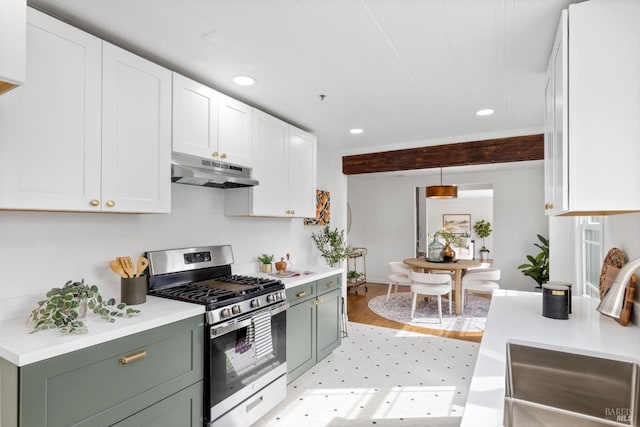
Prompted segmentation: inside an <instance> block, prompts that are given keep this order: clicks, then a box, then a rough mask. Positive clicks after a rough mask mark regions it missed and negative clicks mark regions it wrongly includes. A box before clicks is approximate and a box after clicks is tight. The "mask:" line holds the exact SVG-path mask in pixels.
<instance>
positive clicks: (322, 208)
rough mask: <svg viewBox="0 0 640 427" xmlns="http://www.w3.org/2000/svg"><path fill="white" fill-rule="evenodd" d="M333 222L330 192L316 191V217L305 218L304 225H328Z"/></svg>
mask: <svg viewBox="0 0 640 427" xmlns="http://www.w3.org/2000/svg"><path fill="white" fill-rule="evenodd" d="M330 220H331V198H330V197H329V192H328V191H324V190H316V217H315V218H305V219H304V225H328V224H329V222H330Z"/></svg>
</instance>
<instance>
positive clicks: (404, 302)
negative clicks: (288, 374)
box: [369, 292, 490, 332]
mask: <svg viewBox="0 0 640 427" xmlns="http://www.w3.org/2000/svg"><path fill="white" fill-rule="evenodd" d="M386 299H387V295H386V294H385V295H379V296H377V297H374V298H372V299H371V300H370V301H369V308H370V309H371V311H373V312H374V313H376V314H377V315H378V316H382V317H384V318H386V319H389V320H393V321H395V322H400V323H406V324H409V325H412V326H419V327H422V328H429V329H438V330H445V331H460V332H482V331H484V327H485V324H486V322H487V312H488V311H489V304H490V300H489V298H485V297H481V296H471V295H470V296H469V297H468V303H467V304H466V305H465V306H464V313H463V314H461V315H456V314H455V303H454V305H453V315H450V314H449V303H448V302H447V298H446V297H444V296H443V297H442V323H439V319H438V299H437V298H430V299H429V300H428V301H425V299H424V298H423V297H422V296H419V297H418V302H417V305H416V312H415V314H414V316H413V319H411V292H397V293H392V294H391V295H390V296H389V301H385V300H386Z"/></svg>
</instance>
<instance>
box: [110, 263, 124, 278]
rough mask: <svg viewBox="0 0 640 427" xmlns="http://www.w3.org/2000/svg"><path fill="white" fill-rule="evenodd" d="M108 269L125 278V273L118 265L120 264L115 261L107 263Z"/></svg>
mask: <svg viewBox="0 0 640 427" xmlns="http://www.w3.org/2000/svg"><path fill="white" fill-rule="evenodd" d="M109 267H111V269H112V270H113V271H114V272H115V273H116V274H117V275H119V276H120V277H127V273H125V271H124V269H123V268H122V265H120V263H119V262H118V261H116V260H115V259H114V260H111V261H109Z"/></svg>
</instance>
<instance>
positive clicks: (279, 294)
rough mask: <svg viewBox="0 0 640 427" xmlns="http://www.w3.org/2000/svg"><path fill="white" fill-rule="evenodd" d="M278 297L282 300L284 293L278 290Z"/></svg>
mask: <svg viewBox="0 0 640 427" xmlns="http://www.w3.org/2000/svg"><path fill="white" fill-rule="evenodd" d="M277 295H278V299H279V300H283V299H284V294H283V293H282V292H278V294H277Z"/></svg>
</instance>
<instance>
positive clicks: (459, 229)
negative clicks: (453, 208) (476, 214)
mask: <svg viewBox="0 0 640 427" xmlns="http://www.w3.org/2000/svg"><path fill="white" fill-rule="evenodd" d="M442 228H443V229H445V230H447V231H448V232H450V233H453V234H465V233H471V214H443V215H442Z"/></svg>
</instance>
